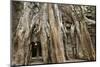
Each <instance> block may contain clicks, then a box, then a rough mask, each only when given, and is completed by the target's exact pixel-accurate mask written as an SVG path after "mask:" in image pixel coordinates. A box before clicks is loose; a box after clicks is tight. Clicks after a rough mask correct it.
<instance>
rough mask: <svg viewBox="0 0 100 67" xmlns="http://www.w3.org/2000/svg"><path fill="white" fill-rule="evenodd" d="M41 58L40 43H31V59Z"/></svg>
mask: <svg viewBox="0 0 100 67" xmlns="http://www.w3.org/2000/svg"><path fill="white" fill-rule="evenodd" d="M40 56H42V50H41V43H40V42H38V41H37V42H32V57H40Z"/></svg>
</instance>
